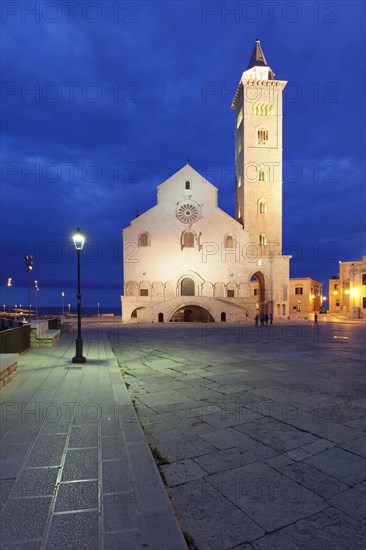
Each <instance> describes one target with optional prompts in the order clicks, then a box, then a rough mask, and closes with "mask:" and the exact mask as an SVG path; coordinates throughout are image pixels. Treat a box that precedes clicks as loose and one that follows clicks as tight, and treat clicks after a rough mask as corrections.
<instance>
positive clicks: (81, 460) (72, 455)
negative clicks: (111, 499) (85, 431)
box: [62, 448, 98, 481]
mask: <svg viewBox="0 0 366 550" xmlns="http://www.w3.org/2000/svg"><path fill="white" fill-rule="evenodd" d="M97 478H98V449H97V448H93V449H71V450H68V451H67V453H66V459H65V464H64V468H63V472H62V481H73V480H80V479H97Z"/></svg>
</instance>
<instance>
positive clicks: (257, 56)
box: [247, 38, 275, 80]
mask: <svg viewBox="0 0 366 550" xmlns="http://www.w3.org/2000/svg"><path fill="white" fill-rule="evenodd" d="M253 67H268V63H267V61H266V58H265V57H264V53H263V50H262V47H261V43H260V40H259V38H257V39H256V41H255V44H254V49H253V53H252V56H251V58H250V60H249V65H248V69H247V70H249V69H252V68H253ZM268 68H269V79H270V80H273V79H274V76H275V75H274V72H273V71H272V69H271V68H270V67H268Z"/></svg>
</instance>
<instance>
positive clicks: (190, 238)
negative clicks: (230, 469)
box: [183, 231, 194, 248]
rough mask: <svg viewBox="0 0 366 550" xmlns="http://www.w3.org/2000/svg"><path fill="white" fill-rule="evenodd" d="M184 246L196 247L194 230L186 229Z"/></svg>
mask: <svg viewBox="0 0 366 550" xmlns="http://www.w3.org/2000/svg"><path fill="white" fill-rule="evenodd" d="M183 246H184V247H185V248H193V247H194V234H193V233H192V231H186V232H185V233H184V235H183Z"/></svg>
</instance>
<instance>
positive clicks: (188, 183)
mask: <svg viewBox="0 0 366 550" xmlns="http://www.w3.org/2000/svg"><path fill="white" fill-rule="evenodd" d="M190 188H191V182H190V181H188V180H187V181H186V189H190Z"/></svg>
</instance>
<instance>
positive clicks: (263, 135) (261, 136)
mask: <svg viewBox="0 0 366 550" xmlns="http://www.w3.org/2000/svg"><path fill="white" fill-rule="evenodd" d="M257 137H258V145H265V144H266V143H267V141H268V130H266V129H264V128H261V129H260V130H258V132H257Z"/></svg>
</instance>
